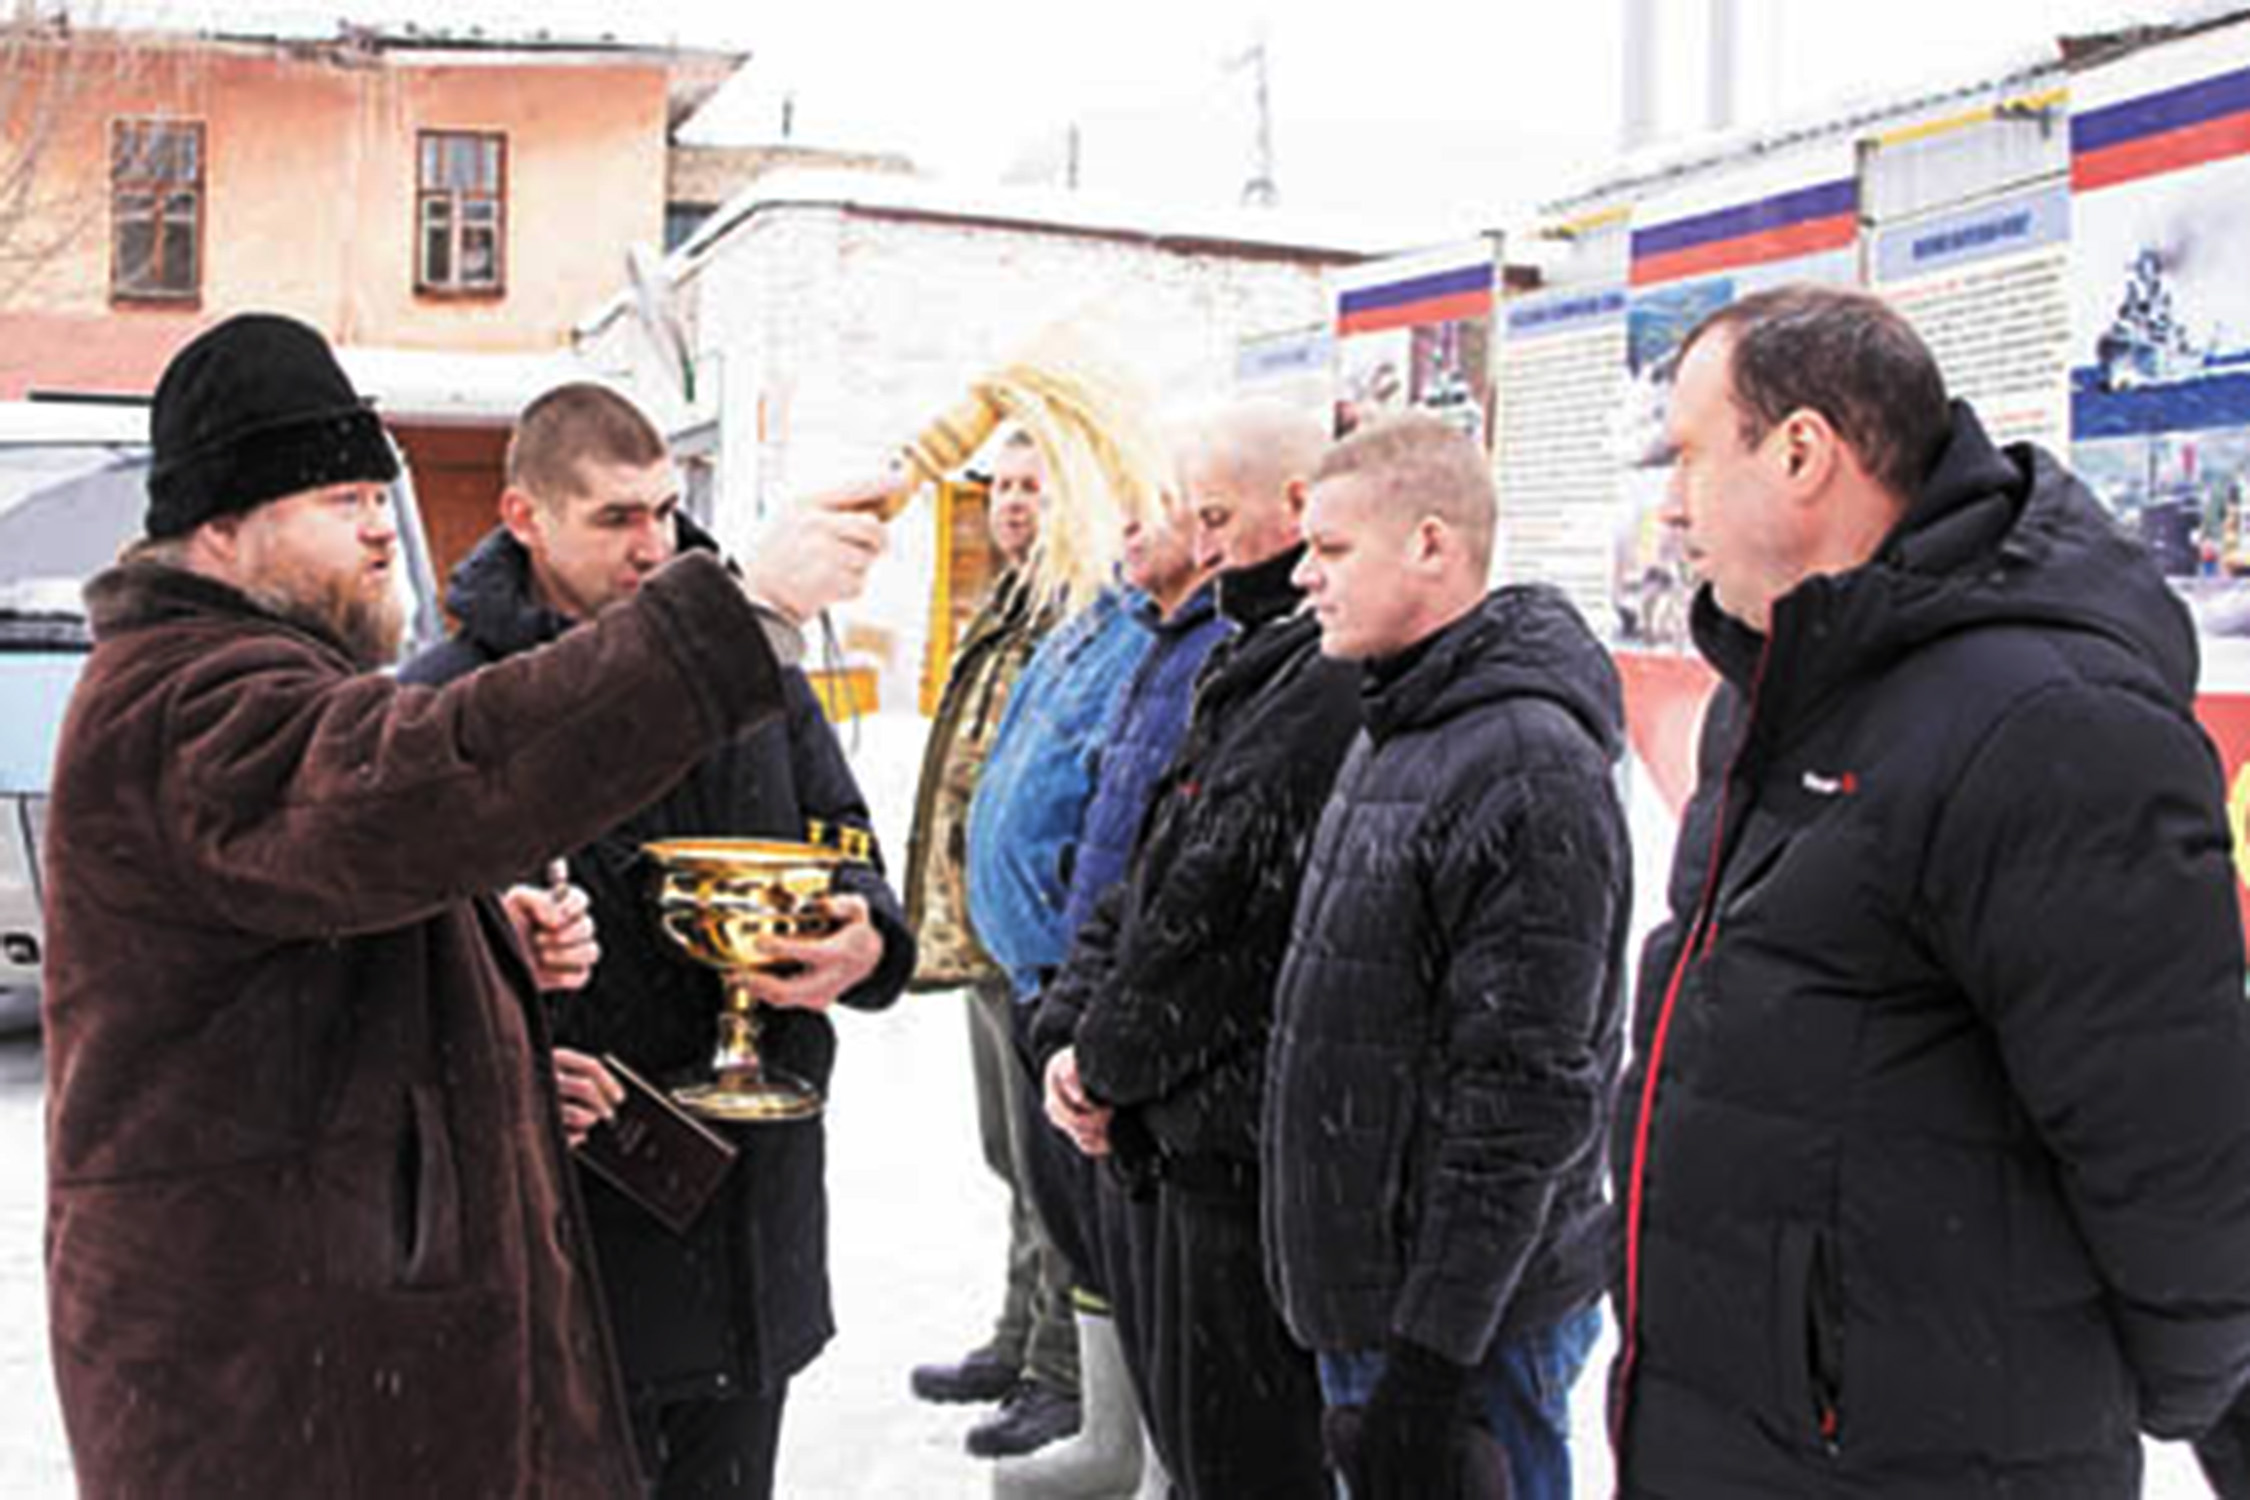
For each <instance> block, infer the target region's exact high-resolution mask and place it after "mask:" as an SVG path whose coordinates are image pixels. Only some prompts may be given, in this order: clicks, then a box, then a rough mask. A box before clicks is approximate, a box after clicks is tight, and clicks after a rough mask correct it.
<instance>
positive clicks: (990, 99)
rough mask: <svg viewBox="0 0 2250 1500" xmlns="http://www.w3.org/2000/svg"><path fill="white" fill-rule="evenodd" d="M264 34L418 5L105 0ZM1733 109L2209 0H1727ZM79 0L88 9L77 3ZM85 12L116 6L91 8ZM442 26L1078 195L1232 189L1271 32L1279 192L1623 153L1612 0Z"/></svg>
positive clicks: (1360, 195) (940, 10)
mask: <svg viewBox="0 0 2250 1500" xmlns="http://www.w3.org/2000/svg"><path fill="white" fill-rule="evenodd" d="M120 3H122V4H125V5H133V4H136V3H137V4H141V5H148V4H154V5H157V6H160V7H162V8H163V9H165V10H166V11H168V12H169V13H171V14H173V15H175V16H198V17H216V18H218V19H219V20H221V21H222V22H223V23H225V24H227V25H229V26H233V27H237V28H243V29H251V28H255V27H256V26H258V25H260V24H263V23H270V22H272V21H274V20H275V19H277V18H286V19H293V20H295V21H297V22H298V23H300V24H303V23H305V22H308V21H309V22H312V23H314V24H317V25H320V26H326V25H329V24H331V23H332V21H333V18H334V17H335V16H336V15H338V14H340V13H342V14H351V15H354V16H356V17H363V18H367V19H401V18H405V19H411V18H414V17H416V16H417V15H419V16H421V17H424V18H426V17H427V16H429V15H430V14H431V13H430V12H429V11H428V9H427V7H426V5H425V6H422V7H420V8H419V9H417V7H416V6H415V5H414V4H412V3H409V0H239V3H225V0H109V6H108V8H109V9H110V10H111V11H113V12H114V11H115V10H116V9H117V8H118V6H119V5H120ZM1658 4H1659V10H1660V12H1661V13H1662V17H1663V21H1662V24H1663V28H1664V30H1663V57H1662V64H1661V70H1662V74H1663V78H1662V85H1663V86H1662V91H1661V94H1660V106H1659V107H1660V119H1661V121H1662V123H1663V124H1664V125H1665V126H1666V127H1667V129H1668V130H1670V131H1674V132H1678V131H1688V130H1692V129H1693V128H1694V127H1695V126H1697V125H1698V124H1700V122H1701V116H1702V108H1703V82H1702V61H1703V41H1702V21H1701V17H1702V15H1703V12H1704V5H1703V4H1702V3H1701V0H1658ZM1738 5H1739V9H1740V13H1741V16H1742V26H1743V30H1744V33H1745V37H1746V42H1745V46H1744V49H1743V58H1742V63H1741V77H1742V103H1743V116H1744V118H1745V120H1746V121H1749V122H1755V121H1756V120H1758V119H1760V118H1768V117H1772V116H1773V115H1775V114H1777V113H1779V114H1802V113H1804V112H1806V111H1808V110H1815V109H1818V108H1821V107H1823V106H1825V105H1827V104H1829V103H1831V102H1833V101H1835V100H1837V99H1839V98H1841V97H1846V96H1850V95H1854V94H1864V93H1868V92H1886V91H1889V90H1892V89H1894V88H1911V87H1914V86H1916V85H1918V84H1921V83H1927V82H1943V81H1947V80H1958V79H1960V78H1962V77H1964V76H1975V75H1977V74H1979V73H1985V72H1996V71H2000V70H2001V69H2003V68H2005V67H2006V66H2008V65H2010V64H2011V63H2020V62H2023V61H2026V60H2029V59H2035V58H2037V57H2038V56H2040V55H2042V52H2043V49H2047V48H2049V47H2051V42H2052V38H2053V37H2054V35H2055V34H2056V33H2057V32H2058V31H2063V30H2084V29H2090V28H2095V27H2099V26H2102V25H2105V24H2107V23H2114V22H2116V21H2118V20H2120V19H2161V18H2163V17H2165V16H2167V15H2171V14H2177V13H2179V12H2181V11H2183V10H2189V9H2193V10H2202V11H2208V10H2209V9H2210V8H2211V0H2142V3H2138V4H2135V3H2130V0H1875V3H1870V0H1738ZM86 8H87V7H86V5H84V4H82V5H81V6H80V9H81V10H82V11H83V10H84V9H86ZM93 8H94V9H95V10H96V11H100V10H101V9H102V8H103V7H102V5H101V4H100V3H99V0H95V3H94V4H93ZM442 14H443V15H444V17H445V21H446V24H448V25H462V24H465V23H467V22H468V21H469V20H470V19H472V18H482V19H484V20H485V21H486V23H487V24H489V25H491V26H493V27H495V28H496V29H500V30H504V31H511V32H520V31H525V30H532V29H536V28H539V27H545V28H548V29H550V30H553V31H555V32H560V33H570V32H581V31H584V32H594V33H599V32H601V31H604V30H615V31H619V32H622V33H623V34H625V35H626V36H628V37H631V38H634V39H649V40H661V39H676V40H679V41H683V42H691V43H703V44H710V45H724V46H734V47H738V48H747V49H748V50H750V51H751V52H752V53H753V60H752V68H751V74H750V76H749V78H748V79H746V80H745V81H744V83H745V87H744V88H743V89H742V90H741V91H740V92H741V95H742V96H743V97H737V98H736V99H734V100H732V101H730V103H732V104H733V105H735V106H736V110H735V119H734V123H735V125H736V126H737V127H738V128H739V129H741V130H743V131H745V132H751V133H756V134H760V135H763V136H766V137H769V138H770V137H771V136H772V135H773V134H775V133H777V131H778V122H779V118H780V101H781V99H782V98H783V97H784V96H785V95H793V96H794V99H795V138H796V139H798V140H799V141H802V142H805V143H807V144H826V143H837V144H850V145H879V146H884V147H888V148H890V149H895V150H900V151H903V152H905V153H907V154H908V155H910V156H912V157H914V158H915V159H916V160H917V161H918V162H920V163H921V164H923V165H925V166H927V167H931V168H934V169H938V170H941V171H944V172H947V173H949V174H956V175H962V176H967V177H974V178H981V179H984V180H988V181H989V180H992V179H995V178H997V177H999V176H1001V175H1003V174H1004V173H1006V172H1007V171H1009V170H1010V169H1011V168H1013V169H1017V170H1021V169H1023V168H1024V167H1025V166H1026V165H1035V164H1037V162H1039V161H1040V160H1041V159H1042V158H1043V159H1044V160H1045V161H1046V162H1047V163H1048V164H1049V165H1050V166H1052V165H1053V164H1054V163H1057V162H1059V161H1060V159H1061V156H1062V153H1063V141H1064V139H1065V137H1066V131H1067V127H1068V126H1069V124H1070V123H1071V122H1072V121H1076V122H1078V123H1079V125H1080V141H1081V147H1080V164H1081V173H1080V181H1081V184H1082V185H1083V186H1084V187H1086V188H1088V189H1091V190H1105V191H1114V192H1118V193H1123V194H1130V195H1135V196H1156V197H1160V198H1165V199H1169V200H1171V201H1174V202H1192V203H1196V204H1208V205H1217V204H1224V203H1231V202H1233V201H1235V200H1236V199H1237V198H1238V196H1239V194H1240V190H1241V187H1242V184H1243V183H1244V181H1245V180H1246V179H1247V177H1248V176H1249V173H1250V170H1251V162H1252V159H1253V157H1252V145H1251V143H1252V138H1253V121H1254V119H1255V115H1254V111H1253V109H1252V105H1251V98H1252V85H1251V75H1250V73H1249V72H1248V71H1247V70H1232V71H1230V70H1229V69H1228V68H1227V66H1226V63H1227V60H1228V58H1229V57H1230V56H1233V55H1236V54H1239V53H1240V52H1242V51H1243V50H1244V49H1245V48H1246V47H1247V46H1248V45H1250V43H1251V42H1252V41H1253V40H1254V39H1255V38H1256V37H1257V36H1258V35H1259V34H1260V31H1261V28H1262V30H1263V33H1264V35H1265V37H1266V38H1267V43H1268V48H1269V55H1270V59H1271V88H1272V108H1273V118H1274V137H1275V139H1274V147H1275V155H1276V177H1277V179H1278V181H1279V184H1280V188H1281V193H1282V198H1283V201H1284V203H1285V204H1287V205H1288V206H1290V207H1292V208H1300V209H1306V210H1312V211H1317V212H1348V213H1351V214H1353V215H1355V216H1360V215H1376V216H1382V215H1398V216H1400V217H1403V218H1406V219H1409V220H1412V221H1414V222H1417V223H1423V224H1432V223H1444V224H1448V225H1456V226H1459V227H1461V228H1463V229H1472V228H1477V227H1482V226H1485V225H1490V224H1495V223H1498V222H1500V221H1502V220H1503V219H1504V218H1506V217H1508V216H1509V215H1510V213H1511V212H1512V211H1514V210H1517V209H1520V208H1522V207H1525V206H1528V205H1530V204H1533V203H1536V202H1537V201H1540V200H1542V199H1545V198H1549V197H1554V196H1557V195H1560V194H1564V193H1568V192H1571V191H1574V190H1576V189H1578V188H1581V187H1584V186H1587V185H1590V184H1591V183H1592V182H1593V181H1594V180H1596V179H1597V178H1599V177H1600V176H1601V175H1602V174H1603V172H1604V171H1605V170H1606V168H1607V167H1608V166H1609V165H1610V163H1612V162H1613V161H1614V160H1615V157H1616V141H1617V135H1618V125H1619V116H1620V107H1621V94H1622V87H1621V84H1620V78H1621V74H1622V62H1621V59H1620V33H1621V28H1622V14H1623V0H1554V3H1541V4H1531V3H1522V0H1517V3H1507V0H1495V3H1488V4H1485V5H1482V6H1467V5H1462V4H1459V3H1452V4H1440V3H1438V0H1391V3H1389V4H1360V5H1355V6H1350V7H1340V6H1326V5H1323V6H1317V7H1316V6H1313V5H1307V4H1302V3H1300V4H1298V5H1294V6H1284V5H1281V4H1279V3H1276V0H1139V3H1136V4H1130V5H1127V4H1116V3H1110V4H1068V3H1057V0H951V3H942V4H928V3H918V4H915V3H906V0H885V3H881V4H875V5H844V4H820V3H805V0H797V3H791V4H778V5H757V4H756V3H755V0H749V3H745V0H672V3H668V4H665V5H662V6H654V5H643V6H634V7H630V8H627V7H621V6H619V5H617V4H615V3H614V0H607V3H605V0H453V3H452V4H451V5H450V6H448V7H447V8H446V9H445V10H444V11H443V12H442Z"/></svg>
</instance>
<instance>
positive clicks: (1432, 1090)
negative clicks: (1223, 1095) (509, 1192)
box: [1262, 586, 1632, 1364]
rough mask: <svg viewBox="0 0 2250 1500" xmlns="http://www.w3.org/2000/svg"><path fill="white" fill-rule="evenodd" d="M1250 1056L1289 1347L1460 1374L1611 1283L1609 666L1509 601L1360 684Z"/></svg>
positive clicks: (1618, 1014) (1617, 996)
mask: <svg viewBox="0 0 2250 1500" xmlns="http://www.w3.org/2000/svg"><path fill="white" fill-rule="evenodd" d="M1365 706H1366V717H1367V731H1366V733H1365V734H1363V735H1361V737H1360V739H1359V742H1358V743H1357V744H1356V745H1354V746H1353V747H1352V753H1351V756H1350V758H1349V759H1348V760H1346V761H1345V763H1344V769H1343V772H1342V774H1340V775H1339V776H1338V777H1337V778H1336V790H1335V792H1334V793H1333V794H1332V795H1331V796H1330V797H1329V799H1328V807H1327V810H1326V812H1324V813H1323V814H1322V815H1321V821H1320V836H1319V838H1318V840H1317V841H1316V842H1315V843H1314V845H1313V853H1312V864H1311V867H1310V869H1309V870H1308V871H1307V873H1306V875H1305V887H1304V891H1303V894H1302V895H1300V896H1299V897H1298V901H1297V916H1296V926H1295V932H1294V934H1293V936H1292V937H1291V939H1290V946H1289V960H1288V963H1287V964H1286V966H1284V968H1283V969H1282V973H1281V985H1280V991H1279V997H1278V999H1277V1001H1276V1007H1275V1019H1274V1037H1273V1043H1272V1046H1271V1048H1270V1049H1269V1051H1268V1054H1267V1062H1266V1114H1265V1132H1264V1138H1263V1142H1262V1144H1263V1149H1264V1153H1265V1171H1264V1175H1263V1191H1264V1199H1265V1242H1266V1264H1267V1269H1268V1273H1269V1279H1270V1280H1271V1282H1272V1284H1273V1287H1274V1291H1275V1301H1276V1302H1277V1303H1278V1304H1279V1306H1280V1308H1281V1310H1282V1315H1283V1316H1284V1317H1285V1318H1287V1319H1288V1321H1289V1327H1290V1331H1291V1332H1292V1333H1294V1334H1295V1335H1296V1337H1297V1341H1298V1342H1299V1343H1301V1344H1303V1345H1305V1346H1306V1347H1307V1348H1311V1349H1319V1350H1326V1351H1337V1352H1342V1351H1351V1350H1365V1349H1377V1348H1381V1347H1383V1346H1384V1345H1385V1344H1386V1343H1388V1342H1389V1341H1390V1340H1391V1339H1393V1338H1404V1339H1407V1340H1409V1341H1411V1342H1413V1343H1415V1344H1417V1345H1420V1346H1421V1347H1423V1348H1426V1349H1431V1350H1434V1351H1436V1352H1437V1353H1439V1354H1442V1355H1444V1356H1445V1357H1446V1358H1448V1359H1450V1360H1452V1361H1454V1362H1455V1363H1457V1364H1475V1363H1477V1362H1479V1361H1480V1360H1482V1359H1483V1357H1484V1355H1485V1353H1486V1351H1487V1350H1488V1348H1489V1347H1490V1346H1491V1344H1492V1341H1493V1338H1494V1336H1495V1335H1496V1334H1498V1335H1500V1336H1502V1337H1507V1336H1512V1335H1514V1334H1517V1333H1523V1332H1530V1331H1533V1330H1536V1329H1539V1328H1543V1327H1547V1326H1549V1325H1552V1324H1553V1323H1554V1322H1555V1321H1557V1320H1558V1319H1560V1318H1561V1317H1562V1316H1563V1315H1564V1314H1566V1313H1569V1312H1571V1311H1572V1310H1574V1309H1576V1308H1580V1307H1584V1306H1586V1305H1587V1304H1589V1303H1591V1302H1592V1301H1593V1300H1594V1299H1595V1298H1596V1297H1597V1296H1599V1295H1600V1293H1601V1291H1602V1289H1603V1288H1604V1287H1605V1286H1606V1285H1607V1280H1608V1274H1609V1264H1610V1263H1609V1254H1608V1252H1609V1249H1610V1241H1609V1235H1610V1226H1611V1217H1610V1214H1609V1210H1608V1199H1607V1194H1606V1192H1605V1186H1606V1184H1605V1173H1604V1162H1605V1157H1604V1154H1603V1149H1602V1148H1603V1142H1604V1131H1605V1129H1606V1127H1607V1125H1608V1122H1609V1109H1610V1104H1611V1100H1612V1098H1613V1096H1614V1093H1615V1089H1616V1083H1617V1069H1618V1062H1619V1054H1620V1051H1621V1049H1622V1043H1623V1038H1624V1015H1625V986H1624V974H1625V963H1624V955H1625V929H1626V923H1627V919H1628V917H1629V915H1630V913H1631V909H1632V901H1631V883H1632V869H1631V864H1632V860H1631V855H1630V852H1629V846H1628V843H1627V838H1626V832H1625V816H1624V812H1623V810H1622V809H1621V808H1620V807H1619V805H1618V800H1617V791H1616V787H1615V785H1614V784H1613V782H1612V780H1611V776H1612V770H1613V767H1614V765H1615V763H1616V760H1617V757H1618V754H1619V752H1620V750H1621V749H1622V747H1623V743H1624V735H1623V708H1622V705H1621V702H1620V697H1619V691H1618V684H1617V671H1616V668H1615V667H1614V666H1612V665H1611V663H1610V660H1609V657H1608V655H1607V654H1606V653H1605V652H1604V651H1603V650H1602V648H1601V646H1600V645H1599V644H1598V643H1597V642H1596V641H1595V640H1594V637H1593V635H1592V634H1591V633H1590V632H1589V631H1588V630H1587V629H1586V625H1585V622H1584V621H1583V620H1581V619H1580V618H1579V615H1578V612H1577V611H1576V610H1575V609H1573V608H1571V606H1570V603H1569V601H1568V600H1566V599H1565V598H1564V597H1563V596H1562V595H1561V594H1560V593H1559V592H1557V591H1556V590H1554V589H1552V588H1547V587H1544V586H1536V587H1521V588H1508V589H1502V590H1500V591H1499V592H1498V593H1495V594H1493V595H1492V596H1491V597H1490V598H1488V599H1487V600H1485V602H1484V603H1483V605H1482V606H1481V607H1480V608H1478V609H1476V610H1474V611H1472V612H1471V613H1470V614H1468V615H1467V616H1465V617H1464V618H1462V619H1461V620H1459V621H1457V622H1456V623H1454V624H1453V625H1451V626H1449V627H1447V628H1446V629H1445V630H1444V631H1442V632H1440V633H1439V634H1437V635H1436V636H1434V637H1432V638H1431V639H1429V640H1428V641H1426V642H1425V643H1423V645H1422V646H1421V647H1420V648H1419V650H1418V651H1417V652H1416V653H1412V654H1411V661H1410V662H1405V663H1397V664H1393V665H1391V666H1389V667H1384V666H1378V667H1376V668H1374V669H1372V670H1371V671H1370V673H1369V676H1368V686H1367V692H1366V697H1365Z"/></svg>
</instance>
